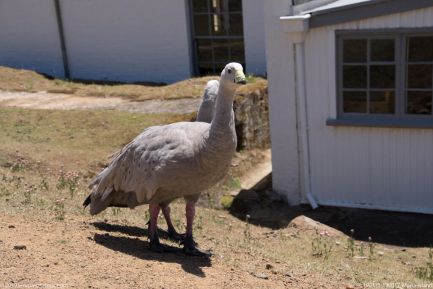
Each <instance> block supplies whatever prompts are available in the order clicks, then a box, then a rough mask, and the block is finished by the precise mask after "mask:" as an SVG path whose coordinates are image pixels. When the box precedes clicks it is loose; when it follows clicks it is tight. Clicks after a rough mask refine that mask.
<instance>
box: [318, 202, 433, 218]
mask: <svg viewBox="0 0 433 289" xmlns="http://www.w3.org/2000/svg"><path fill="white" fill-rule="evenodd" d="M317 203H318V204H319V205H322V206H331V207H343V208H355V209H368V210H382V211H391V212H404V213H407V212H411V213H419V214H429V215H430V214H433V208H421V207H413V208H408V207H400V206H381V205H367V204H358V203H349V202H339V201H318V202H317Z"/></svg>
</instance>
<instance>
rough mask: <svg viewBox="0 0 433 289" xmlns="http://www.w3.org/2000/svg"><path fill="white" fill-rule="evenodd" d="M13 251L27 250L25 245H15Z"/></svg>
mask: <svg viewBox="0 0 433 289" xmlns="http://www.w3.org/2000/svg"><path fill="white" fill-rule="evenodd" d="M14 250H27V246H26V245H15V246H14Z"/></svg>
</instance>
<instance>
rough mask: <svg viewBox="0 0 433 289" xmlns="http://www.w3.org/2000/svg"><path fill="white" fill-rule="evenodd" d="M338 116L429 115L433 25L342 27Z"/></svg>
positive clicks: (432, 113)
mask: <svg viewBox="0 0 433 289" xmlns="http://www.w3.org/2000/svg"><path fill="white" fill-rule="evenodd" d="M337 41H338V46H337V55H338V63H337V69H338V94H339V100H338V105H339V109H338V111H339V118H378V119H380V118H382V119H385V118H388V119H410V118H414V117H417V118H430V119H432V120H433V111H432V97H433V31H432V32H429V33H428V32H422V33H419V32H417V33H408V32H394V33H387V32H372V33H365V32H364V33H358V32H352V33H348V32H344V33H343V32H342V33H339V34H338V37H337Z"/></svg>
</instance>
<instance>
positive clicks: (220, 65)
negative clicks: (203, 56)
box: [215, 62, 227, 74]
mask: <svg viewBox="0 0 433 289" xmlns="http://www.w3.org/2000/svg"><path fill="white" fill-rule="evenodd" d="M226 64H227V62H219V63H215V74H220V73H221V71H223V69H224V67H225V66H226Z"/></svg>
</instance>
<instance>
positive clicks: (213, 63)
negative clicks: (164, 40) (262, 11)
mask: <svg viewBox="0 0 433 289" xmlns="http://www.w3.org/2000/svg"><path fill="white" fill-rule="evenodd" d="M204 1H205V2H206V11H201V12H197V11H194V3H193V2H194V1H193V0H189V1H188V6H189V18H190V39H191V49H192V58H193V59H192V68H193V74H194V75H195V76H205V75H215V74H219V73H220V72H221V67H224V65H225V64H226V63H227V62H228V61H230V60H232V59H234V57H233V56H234V55H236V53H237V48H234V47H236V45H235V44H236V42H240V46H241V47H242V57H241V58H237V59H236V61H238V62H240V63H241V64H242V65H243V66H244V67H245V63H246V56H245V39H244V27H243V17H244V15H243V6H242V5H243V3H242V1H241V0H238V1H239V2H240V3H241V10H230V5H229V0H221V1H223V2H224V3H225V4H224V5H223V6H224V7H226V9H222V10H221V11H219V12H217V13H214V12H213V11H212V0H204ZM213 15H218V16H220V15H226V16H228V17H229V18H227V19H226V21H227V22H230V17H231V16H232V15H238V16H240V20H241V24H242V31H241V33H240V34H231V31H230V30H229V29H228V30H226V31H225V33H224V34H212V17H213ZM195 16H206V17H207V34H197V33H196V31H195V19H194V17H195ZM229 27H230V25H229ZM200 41H209V42H210V43H211V44H210V53H211V58H210V59H206V60H203V59H200V48H199V43H200ZM219 41H225V42H226V44H225V48H227V53H228V56H227V59H224V60H221V59H217V56H216V55H217V53H215V50H216V48H215V47H216V46H217V45H216V43H217V42H219ZM201 65H208V66H209V70H210V71H211V72H205V73H201V72H200V67H201Z"/></svg>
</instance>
